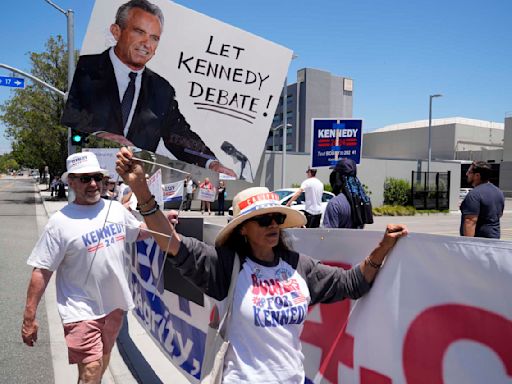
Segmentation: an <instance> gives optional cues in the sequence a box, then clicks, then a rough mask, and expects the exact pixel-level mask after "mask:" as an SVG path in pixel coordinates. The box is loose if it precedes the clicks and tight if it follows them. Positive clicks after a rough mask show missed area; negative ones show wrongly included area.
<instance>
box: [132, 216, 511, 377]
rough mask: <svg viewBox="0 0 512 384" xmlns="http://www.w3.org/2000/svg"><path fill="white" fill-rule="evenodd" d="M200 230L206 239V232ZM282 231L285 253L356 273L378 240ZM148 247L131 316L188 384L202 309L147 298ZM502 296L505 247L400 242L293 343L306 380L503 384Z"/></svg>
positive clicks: (507, 260)
mask: <svg viewBox="0 0 512 384" xmlns="http://www.w3.org/2000/svg"><path fill="white" fill-rule="evenodd" d="M208 227H209V228H210V229H209V230H208V231H205V234H207V238H208V241H212V240H213V236H214V235H215V232H216V231H213V230H211V227H212V226H211V225H210V226H208ZM286 233H287V235H288V239H289V241H290V242H291V244H292V246H293V248H294V249H296V250H298V251H299V252H302V253H305V254H309V255H314V256H315V257H316V258H319V259H320V260H322V261H323V262H324V263H327V264H331V265H336V266H340V267H342V268H350V267H351V266H355V265H357V264H358V263H359V262H360V261H361V260H362V259H363V258H364V257H366V256H367V255H368V254H369V253H370V252H371V251H372V249H373V248H374V247H375V246H376V245H377V244H378V242H379V240H380V239H381V238H382V233H378V232H370V231H360V230H307V229H292V230H286ZM154 248H155V246H154V245H153V246H148V245H144V246H141V247H138V249H139V260H142V259H144V258H145V255H146V254H147V255H148V256H147V257H148V258H149V259H148V260H147V261H145V262H144V263H142V264H143V265H140V266H138V267H136V266H134V267H136V268H135V269H136V270H135V269H134V270H133V274H132V286H133V290H134V295H136V300H135V301H136V305H137V308H136V315H137V316H138V318H139V319H140V320H141V322H142V323H143V324H147V325H146V327H147V329H148V333H150V334H151V335H152V336H153V338H154V340H155V342H157V343H159V344H160V345H161V348H162V350H164V351H166V350H167V351H168V352H167V354H168V357H169V359H170V361H172V362H173V363H174V364H175V365H176V366H178V367H180V369H181V370H182V371H183V372H184V373H186V374H187V375H189V378H190V380H191V381H192V382H197V379H198V378H199V375H200V368H199V367H200V364H201V361H202V356H203V353H204V340H205V330H206V325H207V322H208V316H209V311H210V306H209V305H207V307H206V308H203V307H201V306H198V305H196V304H194V303H192V302H189V301H187V300H184V299H183V298H179V297H176V295H174V294H171V293H170V292H167V291H164V290H163V288H162V287H160V292H161V294H157V298H156V299H154V300H153V299H151V297H152V296H153V293H154V292H155V289H154V288H152V285H151V284H149V283H148V281H154V280H155V277H154V276H157V275H158V274H159V271H158V267H155V265H157V266H158V265H160V264H161V263H162V260H163V259H162V255H160V259H158V258H157V253H156V252H155V249H154ZM158 260H160V261H158ZM150 270H151V271H150ZM137 276H138V277H137ZM151 276H153V277H151ZM154 285H155V283H153V286H154ZM510 292H512V243H511V242H503V241H496V240H486V239H469V238H458V237H445V236H433V235H419V234H410V235H409V236H408V237H407V238H403V239H401V240H400V241H399V243H398V245H397V246H396V248H395V249H394V250H393V251H392V253H391V254H390V256H389V258H388V259H387V260H386V262H385V264H384V267H383V268H382V270H381V271H380V272H379V274H378V276H377V279H376V281H375V282H374V285H373V287H372V290H371V291H370V293H369V294H368V295H367V296H365V297H363V298H362V299H360V300H358V301H349V300H344V301H341V302H337V303H333V304H320V305H315V306H313V307H311V308H310V310H309V314H308V317H307V319H306V322H305V324H304V331H303V333H302V335H301V340H302V346H303V352H304V355H305V369H306V375H307V379H306V382H307V383H311V382H318V383H357V384H359V383H361V384H366V383H377V384H380V383H382V384H391V383H425V384H426V383H429V384H430V383H435V384H441V383H465V384H466V383H469V384H472V383H474V384H477V383H509V382H510V381H511V379H512V349H511V348H510V345H512V305H511V300H510ZM152 301H153V303H151V302H152ZM205 303H208V301H207V300H206V301H205ZM155 319H161V320H158V321H157V320H155ZM167 330H170V331H169V333H168V332H167ZM170 338H171V339H173V340H175V342H174V344H171V341H170ZM187 346H188V347H187Z"/></svg>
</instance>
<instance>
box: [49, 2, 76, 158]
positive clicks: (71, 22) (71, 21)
mask: <svg viewBox="0 0 512 384" xmlns="http://www.w3.org/2000/svg"><path fill="white" fill-rule="evenodd" d="M45 1H46V2H47V3H48V4H50V5H51V6H52V7H53V8H55V9H56V10H58V11H59V12H61V13H62V14H64V15H65V16H66V19H67V40H68V41H67V43H68V93H69V90H70V89H71V83H72V82H73V75H74V74H75V13H74V11H73V10H72V9H68V10H67V11H65V10H64V9H62V8H61V7H59V6H58V5H57V4H55V3H54V2H53V1H51V0H45ZM70 138H71V129H70V128H68V156H69V155H71V154H72V153H73V147H72V146H71V142H70Z"/></svg>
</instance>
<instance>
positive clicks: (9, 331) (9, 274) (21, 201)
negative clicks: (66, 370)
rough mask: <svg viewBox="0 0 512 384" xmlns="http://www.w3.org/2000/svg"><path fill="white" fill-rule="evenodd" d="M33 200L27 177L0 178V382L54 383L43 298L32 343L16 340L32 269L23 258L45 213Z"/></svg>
mask: <svg viewBox="0 0 512 384" xmlns="http://www.w3.org/2000/svg"><path fill="white" fill-rule="evenodd" d="M39 200H40V199H39ZM35 203H36V195H35V186H34V181H33V179H32V178H29V177H17V178H15V177H3V178H0V260H1V261H2V268H0V313H1V314H2V315H1V318H0V319H1V320H0V324H1V326H0V340H1V348H0V383H17V384H25V383H26V384H28V383H53V382H54V375H53V367H52V359H51V353H50V337H49V333H48V322H47V318H46V310H45V303H44V299H43V301H42V302H41V304H40V305H39V310H38V321H39V326H40V328H39V341H38V343H37V345H36V347H35V348H29V347H27V346H25V345H24V344H23V342H22V340H21V322H22V318H23V310H24V308H25V299H26V292H27V286H28V281H29V278H30V272H31V268H30V267H29V266H28V265H27V264H26V260H27V257H28V255H29V254H30V251H31V250H32V247H33V246H34V244H35V242H36V241H37V238H38V228H37V214H40V215H44V216H45V217H46V213H45V212H44V209H41V208H42V204H41V202H40V201H39V202H38V205H36V204H35ZM37 207H39V209H37Z"/></svg>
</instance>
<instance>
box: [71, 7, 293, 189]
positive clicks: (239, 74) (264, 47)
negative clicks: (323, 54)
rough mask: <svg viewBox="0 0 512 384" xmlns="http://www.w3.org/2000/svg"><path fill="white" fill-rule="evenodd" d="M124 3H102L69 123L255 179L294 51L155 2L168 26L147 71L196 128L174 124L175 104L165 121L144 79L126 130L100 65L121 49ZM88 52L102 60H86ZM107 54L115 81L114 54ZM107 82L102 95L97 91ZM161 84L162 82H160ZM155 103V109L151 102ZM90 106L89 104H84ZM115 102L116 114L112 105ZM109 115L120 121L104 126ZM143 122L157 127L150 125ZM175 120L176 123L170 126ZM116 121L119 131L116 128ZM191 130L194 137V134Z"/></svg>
mask: <svg viewBox="0 0 512 384" xmlns="http://www.w3.org/2000/svg"><path fill="white" fill-rule="evenodd" d="M124 2H125V1H123V0H97V1H96V3H95V6H94V9H93V12H92V16H91V19H90V22H89V26H88V28H87V33H86V36H85V39H84V42H83V45H82V49H81V55H82V57H81V59H80V61H81V62H80V61H79V63H78V66H77V71H76V73H75V78H74V81H73V87H72V89H71V92H70V98H69V99H68V103H67V105H66V110H65V112H64V116H63V122H64V123H65V124H67V125H69V126H73V127H75V128H77V129H82V130H85V131H88V132H96V131H101V130H103V131H108V132H110V133H112V134H117V135H121V138H122V137H123V136H122V135H124V136H125V137H126V138H128V139H130V140H132V142H133V143H134V144H135V145H136V146H138V147H140V148H143V149H147V150H150V151H156V152H157V153H159V154H163V155H167V156H169V157H171V158H178V160H182V161H185V162H188V163H191V164H198V165H201V166H204V167H209V168H212V167H213V165H212V164H215V160H216V159H217V160H219V161H220V163H221V164H223V165H224V166H225V167H226V168H227V169H228V171H231V172H232V174H233V175H235V176H236V177H238V178H243V179H246V180H249V181H252V180H253V178H254V176H255V173H256V170H257V168H258V165H259V161H260V159H261V153H262V152H263V150H264V146H265V141H266V139H267V137H268V132H269V129H270V126H271V123H272V119H273V117H274V112H275V109H276V106H277V104H278V102H279V95H280V93H281V90H282V86H283V82H284V79H285V76H286V73H287V70H288V66H289V63H290V60H291V57H292V51H291V50H289V49H287V48H284V47H282V46H280V45H277V44H275V43H272V42H270V41H268V40H265V39H262V38H260V37H258V36H255V35H253V34H251V33H249V32H246V31H243V30H241V29H239V28H236V27H234V26H231V25H228V24H226V23H223V22H220V21H218V20H215V19H213V18H210V17H208V16H206V15H203V14H200V13H198V12H195V11H193V10H190V9H187V8H185V7H183V6H181V5H178V4H175V3H173V2H170V1H167V0H152V3H154V4H155V5H157V6H158V7H159V8H160V9H161V10H162V12H163V15H164V19H165V22H164V28H163V32H162V34H161V39H160V41H159V43H158V48H157V50H156V54H155V56H154V57H153V58H152V59H151V60H150V61H149V62H147V64H146V66H147V68H149V69H150V70H151V71H153V72H154V73H156V74H157V76H154V78H155V79H156V78H157V77H158V75H159V76H161V77H163V78H164V79H166V80H167V81H168V82H169V83H170V85H171V86H172V87H173V88H174V90H175V92H176V100H177V102H178V104H179V112H181V114H182V115H183V116H184V119H185V120H186V122H187V123H188V124H190V129H189V128H186V127H185V126H184V125H182V124H181V123H182V121H181V120H183V119H181V118H180V119H174V120H173V117H176V116H177V115H176V113H177V112H176V111H177V110H178V109H176V108H174V107H175V106H174V104H173V108H174V109H173V112H172V113H170V114H169V116H168V117H166V118H165V119H167V120H168V121H166V122H163V123H161V122H159V121H158V119H159V114H160V113H161V114H162V115H165V114H166V113H167V112H165V111H162V112H160V110H159V108H161V107H162V106H161V105H160V104H158V103H159V102H160V103H163V102H164V101H162V100H159V101H154V100H151V98H152V97H153V96H154V95H156V93H157V92H158V91H157V89H158V87H153V89H151V90H146V88H145V85H144V84H145V81H146V80H145V77H144V76H143V77H142V80H141V81H142V85H141V86H140V87H141V88H140V89H141V91H140V92H141V95H143V96H139V100H138V101H137V102H138V103H139V104H138V105H137V109H135V112H134V114H133V117H132V120H131V123H130V124H131V125H130V126H129V129H127V127H123V126H121V112H119V111H118V109H119V108H120V107H119V104H117V101H116V99H119V101H121V99H122V97H121V95H122V94H123V93H122V91H119V90H118V89H117V87H115V89H110V88H114V87H108V86H107V85H106V83H107V80H105V81H104V82H101V81H100V80H99V79H100V78H101V79H103V78H106V77H107V75H106V73H105V72H106V69H102V66H101V65H99V64H96V63H97V60H100V56H101V54H102V52H105V50H106V49H108V48H109V47H111V46H114V45H115V44H116V41H115V39H114V38H113V36H112V34H111V32H110V26H111V24H113V23H114V20H115V14H116V11H117V9H118V8H119V6H121V5H122V4H123V3H124ZM83 55H95V56H88V57H87V59H84V56H83ZM101 57H104V60H103V62H104V63H106V64H105V65H104V67H105V68H107V69H108V70H109V71H111V72H112V75H111V76H110V77H113V70H112V69H111V68H110V66H109V64H108V63H110V59H109V58H108V53H105V54H104V55H103V56H101ZM89 62H90V63H89ZM103 62H102V63H103ZM88 63H89V65H90V67H92V69H90V71H91V72H92V71H95V75H90V76H89V75H88V74H87V73H85V72H87V71H89V69H88V67H87V64H88ZM101 71H103V72H101ZM96 72H97V73H96ZM146 72H147V71H146ZM146 77H149V75H147V76H146ZM83 79H85V80H83ZM112 81H113V79H111V80H110V82H108V84H111V83H112ZM127 81H128V80H127ZM100 82H101V83H102V85H101V92H100V91H96V90H94V89H93V87H94V86H95V85H98V86H99V83H100ZM157 82H159V81H157V80H155V84H156V83H157ZM103 83H105V84H103ZM80 92H81V93H83V95H80V94H79V93H80ZM107 92H111V93H112V95H111V97H110V98H111V101H107V102H106V104H107V106H105V105H104V104H105V103H102V108H103V109H102V110H101V111H97V110H95V107H93V105H94V104H95V103H100V102H101V101H100V100H97V99H101V98H102V97H105V96H104V95H105V93H107ZM154 97H156V96H154ZM140 99H143V100H142V101H141V100H140ZM84 100H85V101H84ZM153 101H154V102H155V103H156V105H151V103H152V102H153ZM86 102H88V103H89V104H88V105H87V106H84V104H86ZM114 102H115V104H112V107H111V108H110V109H109V108H108V103H114ZM171 102H172V103H173V101H172V100H170V101H169V104H171ZM143 103H145V104H143ZM116 105H117V107H116ZM139 112H141V113H139ZM102 116H105V119H107V118H108V119H113V120H112V122H111V123H109V124H105V123H104V122H102V121H101V119H102ZM143 118H148V119H151V121H152V122H151V123H150V124H144V123H143V121H142V120H143ZM171 120H172V121H173V122H172V124H171V123H169V121H171ZM175 120H180V122H179V123H180V124H181V125H179V127H176V126H174V125H177V124H178V122H177V121H175ZM175 123H176V124H175ZM116 124H117V125H118V126H117V127H116V128H114V127H113V125H116ZM123 128H124V132H123ZM140 130H145V133H144V135H140V136H138V133H139V132H137V131H140ZM190 130H191V131H192V132H193V133H189V132H190ZM195 134H197V135H199V137H200V140H199V141H197V140H195V139H194V137H193V135H195ZM151 135H153V136H154V135H162V140H160V143H159V145H158V149H156V147H155V144H156V143H158V140H157V141H155V140H152V139H151V140H150V139H148V138H149V137H152V136H151ZM121 141H122V140H121ZM191 143H193V144H192V145H191ZM212 169H213V168H212Z"/></svg>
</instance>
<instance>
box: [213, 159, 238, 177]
mask: <svg viewBox="0 0 512 384" xmlns="http://www.w3.org/2000/svg"><path fill="white" fill-rule="evenodd" d="M209 168H210V169H211V170H212V171H215V172H218V173H224V174H225V175H228V176H231V177H234V178H238V176H237V175H236V173H235V171H233V170H232V169H230V168H227V167H225V166H224V165H222V164H221V163H220V161H217V160H215V161H212V162H211V163H210V165H209Z"/></svg>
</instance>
